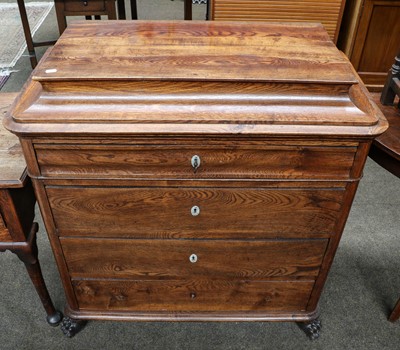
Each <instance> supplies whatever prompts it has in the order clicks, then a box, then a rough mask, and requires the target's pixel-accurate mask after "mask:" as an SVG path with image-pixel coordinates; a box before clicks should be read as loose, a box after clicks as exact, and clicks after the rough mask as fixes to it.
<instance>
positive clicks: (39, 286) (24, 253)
mask: <svg viewBox="0 0 400 350" xmlns="http://www.w3.org/2000/svg"><path fill="white" fill-rule="evenodd" d="M37 231H38V224H37V223H36V222H34V223H33V225H32V229H31V232H30V235H29V236H30V237H29V241H28V242H26V244H24V245H16V246H17V248H16V249H10V250H11V251H13V253H15V254H16V255H17V256H18V258H19V259H20V260H21V261H22V262H23V263H24V264H25V267H26V269H27V271H28V274H29V277H30V278H31V281H32V283H33V285H34V287H35V289H36V292H37V293H38V295H39V298H40V300H41V302H42V304H43V307H44V309H45V311H46V313H47V318H46V319H47V322H48V323H49V325H51V326H53V327H55V326H58V325H59V324H60V322H61V320H62V313H61V312H60V311H58V310H56V309H55V307H54V305H53V302H52V301H51V298H50V295H49V292H48V290H47V287H46V284H45V282H44V279H43V275H42V270H41V268H40V264H39V260H38V249H37V244H36V232H37Z"/></svg>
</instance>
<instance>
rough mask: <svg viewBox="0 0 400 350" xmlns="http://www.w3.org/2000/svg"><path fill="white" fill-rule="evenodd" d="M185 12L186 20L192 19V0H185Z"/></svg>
mask: <svg viewBox="0 0 400 350" xmlns="http://www.w3.org/2000/svg"><path fill="white" fill-rule="evenodd" d="M184 13H185V17H184V18H185V20H189V21H190V20H191V19H192V0H185V2H184Z"/></svg>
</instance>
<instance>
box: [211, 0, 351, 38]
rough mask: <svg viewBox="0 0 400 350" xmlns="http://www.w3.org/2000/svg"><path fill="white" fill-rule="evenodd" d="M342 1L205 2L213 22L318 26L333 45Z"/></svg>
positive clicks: (341, 12)
mask: <svg viewBox="0 0 400 350" xmlns="http://www.w3.org/2000/svg"><path fill="white" fill-rule="evenodd" d="M345 3H346V0H329V1H319V0H307V1H304V0H251V1H249V0H208V6H209V14H210V19H212V20H216V21H260V22H315V23H322V24H323V26H324V28H325V30H326V31H327V32H328V34H329V36H330V38H331V39H332V40H333V41H334V42H335V43H336V41H337V38H338V34H339V29H340V24H341V22H342V15H343V10H344V5H345Z"/></svg>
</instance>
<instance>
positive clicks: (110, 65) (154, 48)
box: [33, 21, 355, 83]
mask: <svg viewBox="0 0 400 350" xmlns="http://www.w3.org/2000/svg"><path fill="white" fill-rule="evenodd" d="M65 79H68V80H70V79H73V80H87V79H91V80H99V79H100V80H102V79H123V80H134V79H146V80H149V79H154V80H160V79H161V80H171V79H173V80H210V81H232V80H233V81H268V82H271V81H274V82H281V81H285V82H286V81H290V82H294V81H301V82H331V83H332V82H335V83H338V82H339V83H343V82H352V83H354V82H355V79H354V75H353V74H352V72H351V69H350V67H349V64H348V62H347V61H346V60H345V59H344V58H343V57H342V55H341V54H340V53H339V51H338V50H337V48H336V47H335V45H334V44H333V43H332V41H331V40H330V38H329V36H328V34H327V33H326V31H325V30H324V29H323V27H322V25H319V24H301V23H298V24H287V23H286V24H273V23H254V22H253V23H250V22H249V23H248V25H246V24H245V23H240V22H212V21H201V22H200V21H174V22H171V21H158V22H156V21H102V22H96V23H95V24H93V23H90V22H88V21H86V22H76V23H74V24H71V25H68V28H67V29H66V31H65V32H64V33H63V35H62V36H61V37H60V39H59V40H58V42H57V43H56V45H55V46H54V48H53V49H52V51H51V53H50V54H49V55H48V57H47V58H46V59H45V60H44V61H42V62H41V63H40V64H39V66H38V68H37V69H36V71H35V73H34V75H33V80H38V81H46V80H65Z"/></svg>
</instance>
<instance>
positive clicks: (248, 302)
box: [72, 280, 314, 312]
mask: <svg viewBox="0 0 400 350" xmlns="http://www.w3.org/2000/svg"><path fill="white" fill-rule="evenodd" d="M72 284H73V287H74V290H75V295H76V298H77V300H78V304H79V308H80V310H93V311H94V310H96V311H102V312H107V311H143V312H151V311H162V312H164V311H165V312H175V311H183V312H185V311H249V310H251V311H265V312H275V311H276V312H279V311H296V312H299V311H303V310H305V309H306V306H307V303H308V300H309V296H310V293H311V290H312V288H313V285H314V282H313V281H307V282H299V281H296V282H256V281H216V280H204V281H203V280H195V281H194V280H189V281H186V280H185V281H182V280H178V281H171V280H166V281H109V280H101V281H98V280H90V281H83V280H73V281H72Z"/></svg>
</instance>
